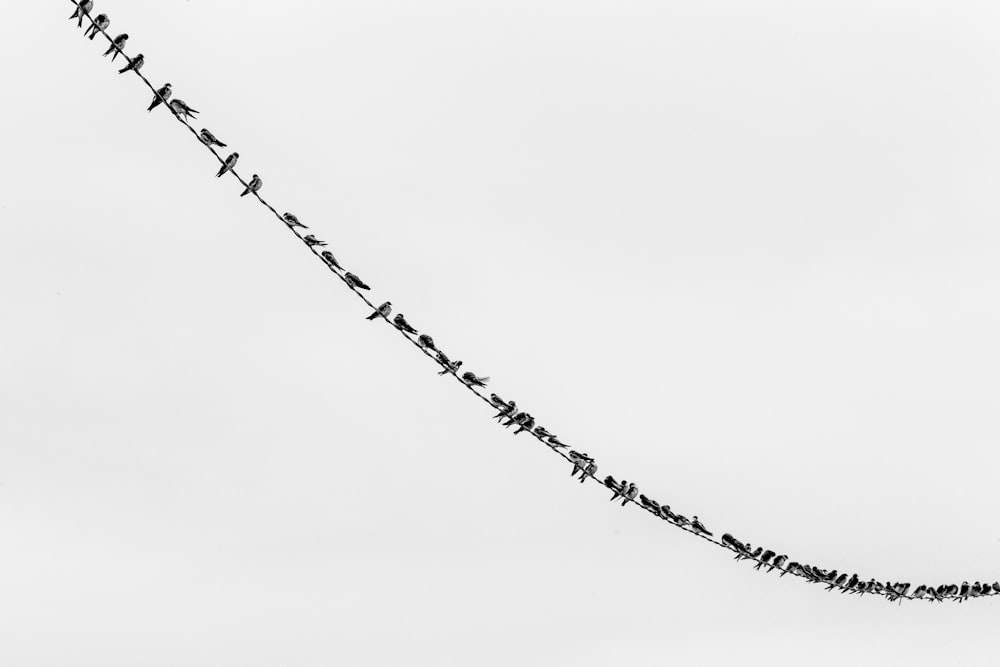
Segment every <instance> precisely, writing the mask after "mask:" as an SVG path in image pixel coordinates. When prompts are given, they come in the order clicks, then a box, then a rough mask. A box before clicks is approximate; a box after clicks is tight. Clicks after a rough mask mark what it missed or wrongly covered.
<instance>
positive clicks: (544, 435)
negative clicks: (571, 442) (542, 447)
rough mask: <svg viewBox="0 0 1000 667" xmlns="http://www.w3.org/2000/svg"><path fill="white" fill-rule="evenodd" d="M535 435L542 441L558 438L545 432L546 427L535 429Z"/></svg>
mask: <svg viewBox="0 0 1000 667" xmlns="http://www.w3.org/2000/svg"><path fill="white" fill-rule="evenodd" d="M535 435H537V436H538V437H539V438H541V439H542V440H544V439H545V438H554V437H556V436H555V435H553V434H552V433H549V432H548V431H547V430H545V427H544V426H539V427H538V428H536V429H535Z"/></svg>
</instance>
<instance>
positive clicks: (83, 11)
mask: <svg viewBox="0 0 1000 667" xmlns="http://www.w3.org/2000/svg"><path fill="white" fill-rule="evenodd" d="M93 8H94V0H83V2H78V3H77V4H76V10H75V11H74V12H73V15H72V16H70V17H69V20H70V21H72V20H73V19H75V18H78V19H80V20H79V21H78V22H77V24H76V27H77V28H82V27H83V17H84V15H87V16H90V10H91V9H93ZM84 34H87V33H84Z"/></svg>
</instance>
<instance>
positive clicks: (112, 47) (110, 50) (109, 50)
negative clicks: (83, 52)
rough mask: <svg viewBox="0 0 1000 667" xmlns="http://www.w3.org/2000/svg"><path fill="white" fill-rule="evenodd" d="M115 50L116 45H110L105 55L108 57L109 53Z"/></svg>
mask: <svg viewBox="0 0 1000 667" xmlns="http://www.w3.org/2000/svg"><path fill="white" fill-rule="evenodd" d="M114 50H115V47H114V45H111V46H109V47H108V50H107V51H105V52H104V57H105V58H107V57H108V55H109V54H110V53H111V52H112V51H114Z"/></svg>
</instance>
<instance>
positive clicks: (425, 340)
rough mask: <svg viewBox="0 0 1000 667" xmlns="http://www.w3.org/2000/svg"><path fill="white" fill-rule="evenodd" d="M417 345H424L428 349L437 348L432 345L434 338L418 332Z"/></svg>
mask: <svg viewBox="0 0 1000 667" xmlns="http://www.w3.org/2000/svg"><path fill="white" fill-rule="evenodd" d="M417 345H419V346H420V347H426V348H427V349H428V350H437V348H436V347H434V339H433V338H431V337H430V336H428V335H427V334H420V335H419V336H417Z"/></svg>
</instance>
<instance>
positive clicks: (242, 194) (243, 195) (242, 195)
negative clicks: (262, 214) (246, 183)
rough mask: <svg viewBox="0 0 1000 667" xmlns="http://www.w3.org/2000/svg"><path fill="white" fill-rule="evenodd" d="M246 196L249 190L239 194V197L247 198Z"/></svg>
mask: <svg viewBox="0 0 1000 667" xmlns="http://www.w3.org/2000/svg"><path fill="white" fill-rule="evenodd" d="M248 194H250V188H247V189H246V190H244V191H243V192H242V193H241V194H240V196H241V197H246V196H247V195H248Z"/></svg>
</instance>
